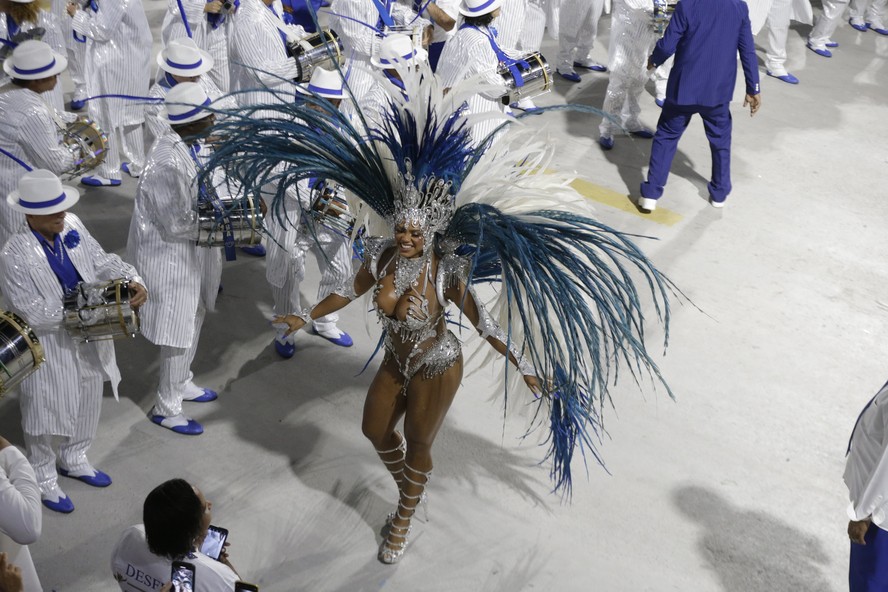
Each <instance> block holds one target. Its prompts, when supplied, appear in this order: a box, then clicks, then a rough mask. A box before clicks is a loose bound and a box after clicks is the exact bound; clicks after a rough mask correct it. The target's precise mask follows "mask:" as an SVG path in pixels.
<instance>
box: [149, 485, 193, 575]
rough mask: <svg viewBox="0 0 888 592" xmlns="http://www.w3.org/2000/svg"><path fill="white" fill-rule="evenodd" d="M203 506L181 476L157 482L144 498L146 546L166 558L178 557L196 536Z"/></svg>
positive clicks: (184, 553) (174, 558) (191, 545)
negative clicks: (158, 483)
mask: <svg viewBox="0 0 888 592" xmlns="http://www.w3.org/2000/svg"><path fill="white" fill-rule="evenodd" d="M203 513H204V508H203V505H202V504H201V503H200V499H199V498H198V497H197V494H196V493H194V488H193V487H192V486H191V484H190V483H188V481H185V480H184V479H170V480H169V481H167V482H165V483H161V484H160V485H158V486H157V487H155V488H154V490H153V491H152V492H151V493H149V494H148V497H146V498H145V506H144V507H143V509H142V521H143V522H144V523H145V538H146V539H147V541H148V549H150V550H151V552H152V553H154V554H155V555H160V556H161V557H166V558H167V559H172V560H176V559H181V558H182V557H184V556H185V555H187V554H188V553H190V552H191V551H192V550H194V542H195V541H196V540H197V537H198V536H200V529H201V521H202V518H203Z"/></svg>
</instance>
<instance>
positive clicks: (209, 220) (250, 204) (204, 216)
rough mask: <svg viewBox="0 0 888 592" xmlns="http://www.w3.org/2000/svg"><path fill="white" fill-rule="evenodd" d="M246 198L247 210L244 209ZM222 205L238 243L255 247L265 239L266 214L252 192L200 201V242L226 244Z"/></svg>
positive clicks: (201, 245)
mask: <svg viewBox="0 0 888 592" xmlns="http://www.w3.org/2000/svg"><path fill="white" fill-rule="evenodd" d="M244 202H246V205H247V208H248V209H247V210H246V211H245V209H244ZM214 204H216V206H218V208H219V209H221V210H222V211H223V212H224V217H225V218H226V221H227V224H228V225H229V227H230V231H231V235H232V238H233V241H234V242H233V245H232V246H235V247H251V246H255V245H258V244H259V243H260V242H261V241H262V233H261V229H262V219H263V215H262V213H261V212H260V211H259V208H258V207H257V203H256V200H255V199H254V197H253V196H252V195H246V196H245V197H243V198H240V197H218V198H215V199H214V200H213V201H204V202H200V203H199V204H198V206H197V218H198V221H197V225H198V235H197V245H198V246H200V247H224V246H226V245H225V230H226V228H225V224H226V222H223V221H222V220H221V219H220V218H221V217H222V216H221V214H220V212H219V209H217V208H216V207H214Z"/></svg>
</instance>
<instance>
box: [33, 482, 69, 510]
mask: <svg viewBox="0 0 888 592" xmlns="http://www.w3.org/2000/svg"><path fill="white" fill-rule="evenodd" d="M53 493H54V494H55V495H45V494H44V495H43V496H41V497H42V498H43V499H42V501H43V505H44V506H46V507H47V508H49V509H50V510H52V511H53V512H58V513H59V514H70V513H71V512H73V511H74V502H72V501H71V498H70V497H68V496H67V495H65V493H64V492H63V491H62V490H61V489H59V488H58V487H55V488H53Z"/></svg>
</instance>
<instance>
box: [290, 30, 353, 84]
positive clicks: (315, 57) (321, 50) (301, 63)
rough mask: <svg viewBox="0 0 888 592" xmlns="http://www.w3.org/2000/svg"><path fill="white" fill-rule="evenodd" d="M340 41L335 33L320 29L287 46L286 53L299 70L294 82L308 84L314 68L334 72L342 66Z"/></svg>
mask: <svg viewBox="0 0 888 592" xmlns="http://www.w3.org/2000/svg"><path fill="white" fill-rule="evenodd" d="M343 50H344V49H343V45H342V41H340V39H339V35H338V34H337V33H336V31H333V30H331V29H321V30H320V31H318V32H317V33H315V34H314V35H310V36H308V37H305V38H303V39H300V40H299V41H295V42H293V43H290V44H288V45H287V53H289V54H290V56H291V57H292V58H293V60H294V61H295V62H296V66H297V68H298V69H299V72H298V74H297V75H296V82H308V81H310V80H311V75H312V73H314V71H315V68H325V69H327V70H335V69H336V68H338V67H339V66H340V65H341V64H342V52H343Z"/></svg>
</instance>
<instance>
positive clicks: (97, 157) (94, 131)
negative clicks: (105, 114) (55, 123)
mask: <svg viewBox="0 0 888 592" xmlns="http://www.w3.org/2000/svg"><path fill="white" fill-rule="evenodd" d="M62 135H63V136H64V139H63V143H64V145H65V147H66V148H67V149H68V151H69V152H71V154H73V155H74V158H75V159H77V160H75V162H74V168H73V169H71V170H70V171H65V173H64V174H66V175H69V176H71V177H76V176H78V175H81V174H83V173H85V172H86V171H89V170H92V169H94V168H96V167H97V166H99V165H100V164H102V162H103V161H104V160H105V152H106V150H107V148H108V136H107V135H106V134H105V132H103V131H102V128H100V127H99V126H98V124H97V123H96V122H95V121H93V120H92V119H89V118H88V117H79V118H77V120H75V121H72V122H71V123H69V124H68V127H67V128H65V129H64V130H63V131H62Z"/></svg>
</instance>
